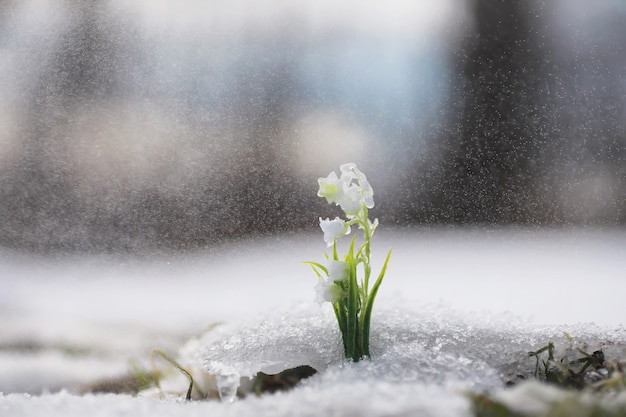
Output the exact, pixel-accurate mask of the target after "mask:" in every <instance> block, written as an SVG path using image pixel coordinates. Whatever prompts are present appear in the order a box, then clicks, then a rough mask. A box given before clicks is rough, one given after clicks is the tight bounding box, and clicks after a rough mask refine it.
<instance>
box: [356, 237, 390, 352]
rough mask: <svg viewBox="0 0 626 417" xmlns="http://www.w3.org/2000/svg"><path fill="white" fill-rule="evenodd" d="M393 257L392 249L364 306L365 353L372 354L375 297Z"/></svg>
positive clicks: (363, 334)
mask: <svg viewBox="0 0 626 417" xmlns="http://www.w3.org/2000/svg"><path fill="white" fill-rule="evenodd" d="M390 257H391V249H389V252H388V253H387V258H386V259H385V263H384V264H383V269H381V271H380V274H379V275H378V278H377V279H376V282H375V283H374V286H373V287H372V291H371V292H370V295H369V297H368V298H367V300H365V307H364V308H363V313H362V314H363V329H362V331H361V345H362V346H363V355H364V356H370V321H371V319H372V309H373V308H374V299H375V298H376V294H377V293H378V288H379V287H380V284H381V283H382V282H383V278H384V276H385V272H387V264H388V263H389V258H390Z"/></svg>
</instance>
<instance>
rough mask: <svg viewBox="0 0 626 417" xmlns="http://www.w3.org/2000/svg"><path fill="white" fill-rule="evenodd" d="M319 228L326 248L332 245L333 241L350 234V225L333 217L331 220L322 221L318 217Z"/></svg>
mask: <svg viewBox="0 0 626 417" xmlns="http://www.w3.org/2000/svg"><path fill="white" fill-rule="evenodd" d="M320 227H321V228H322V231H323V232H324V241H325V242H326V245H327V246H328V247H330V246H332V245H333V243H334V242H335V239H338V238H340V237H342V236H345V235H348V234H350V225H348V224H347V223H346V222H345V221H343V220H341V219H340V218H339V217H335V218H334V219H333V220H330V219H328V218H326V220H323V219H322V218H321V217H320Z"/></svg>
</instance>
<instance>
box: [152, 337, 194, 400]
mask: <svg viewBox="0 0 626 417" xmlns="http://www.w3.org/2000/svg"><path fill="white" fill-rule="evenodd" d="M155 355H159V356H161V357H162V358H163V359H165V360H166V361H168V362H169V363H170V364H171V365H172V366H173V367H174V368H176V369H178V370H179V371H180V372H181V373H182V374H183V375H185V376H186V377H187V379H188V380H189V388H188V389H187V395H185V399H186V400H187V401H190V400H191V391H192V390H193V377H192V376H191V374H190V373H189V372H188V371H187V370H186V369H185V368H183V367H182V366H181V365H180V364H179V363H178V362H176V361H175V360H174V359H173V358H172V357H171V356H170V355H168V354H167V353H165V352H163V351H162V350H161V349H152V351H151V352H150V362H151V363H152V372H153V375H154V382H155V384H156V386H157V388H158V389H159V391H162V390H161V385H160V384H159V379H158V377H157V375H156V366H155V365H154V356H155Z"/></svg>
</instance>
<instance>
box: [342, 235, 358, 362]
mask: <svg viewBox="0 0 626 417" xmlns="http://www.w3.org/2000/svg"><path fill="white" fill-rule="evenodd" d="M354 241H355V238H352V244H351V245H350V250H349V251H348V254H347V259H346V262H347V263H348V268H349V270H350V276H349V278H348V317H347V323H346V327H347V331H346V336H347V337H346V338H345V342H346V358H347V359H352V360H353V361H355V362H356V361H358V360H359V357H358V355H357V352H356V342H357V338H356V337H357V327H358V312H357V306H358V297H359V295H358V285H357V281H356V265H355V263H354Z"/></svg>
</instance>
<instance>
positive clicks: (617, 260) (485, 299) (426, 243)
mask: <svg viewBox="0 0 626 417" xmlns="http://www.w3.org/2000/svg"><path fill="white" fill-rule="evenodd" d="M377 237H380V239H378V240H377V241H376V246H375V248H374V250H375V251H378V252H380V253H381V254H383V255H384V252H385V251H386V249H388V248H389V247H393V249H394V253H393V258H392V261H391V263H390V268H389V271H388V274H387V277H386V281H385V283H384V284H383V286H382V287H381V293H380V294H379V298H378V299H377V300H376V305H375V307H374V315H373V319H372V343H371V344H372V356H373V357H372V359H371V360H369V361H362V362H359V363H346V362H345V361H344V360H343V355H342V349H341V339H340V334H339V331H338V330H337V328H336V323H335V321H334V317H333V314H332V311H331V310H330V309H329V308H328V307H329V306H324V307H322V308H320V307H319V306H318V305H317V304H316V303H315V302H314V301H313V298H314V291H313V286H314V284H315V277H314V276H313V274H312V273H311V272H310V271H309V270H308V269H307V268H306V266H304V265H302V264H300V261H301V260H303V259H313V258H314V257H315V256H316V254H319V253H320V251H321V250H323V246H324V245H323V242H322V241H321V239H320V237H319V236H318V235H315V236H313V237H311V236H294V237H285V236H282V237H269V238H264V239H258V240H255V241H246V242H240V243H238V244H233V245H231V247H228V248H218V249H216V250H212V251H210V252H206V253H198V254H194V255H193V256H185V257H179V258H176V257H172V258H162V259H156V260H155V259H148V260H141V261H132V262H131V261H128V260H116V259H110V258H107V259H95V258H82V259H68V258H64V259H43V258H36V257H27V256H23V257H22V258H20V257H15V256H13V255H11V254H8V253H6V252H5V253H0V263H1V264H2V268H1V269H0V285H2V290H3V291H2V292H0V328H1V329H2V332H0V369H1V370H2V371H1V372H0V392H4V394H1V395H0V415H2V416H4V415H6V416H35V417H37V416H55V415H59V416H61V415H63V416H69V417H74V416H83V415H90V416H98V415H106V416H111V415H133V416H139V417H141V416H144V415H145V416H148V415H149V416H162V415H163V416H165V415H185V416H195V415H203V416H205V415H211V414H217V415H224V416H241V415H260V416H263V415H268V416H269V415H272V416H280V415H290V416H291V415H295V416H308V415H316V416H318V415H360V416H365V417H373V416H382V415H424V416H468V415H471V413H470V403H469V401H468V400H467V398H466V397H465V395H464V392H466V391H467V390H473V391H482V390H489V391H490V392H496V393H499V392H504V393H506V394H504V395H505V397H504V398H506V395H509V396H511V395H513V396H514V398H517V399H518V400H519V401H518V402H520V403H522V404H523V403H524V400H523V399H520V398H523V395H526V394H523V392H522V393H520V394H519V396H518V394H512V393H511V392H510V391H503V387H504V386H505V383H506V381H508V380H512V379H515V378H517V377H518V375H529V374H531V373H532V372H533V370H534V360H533V359H532V358H528V356H527V352H528V351H531V350H536V349H538V348H540V347H542V346H544V345H545V344H546V343H547V342H548V341H553V342H555V343H556V345H557V349H560V348H563V347H564V346H565V345H566V344H567V343H568V341H567V340H566V339H565V337H564V336H563V332H567V333H568V334H570V335H571V336H572V337H573V338H574V340H575V341H577V342H578V341H579V342H580V343H583V342H584V343H585V345H583V346H581V347H583V348H584V349H586V350H587V351H593V350H596V349H600V348H601V349H603V350H604V352H605V354H606V355H607V356H611V355H613V356H620V357H624V356H626V355H625V352H624V345H625V344H626V334H625V330H624V327H623V326H622V325H621V323H622V320H623V319H622V318H621V317H623V314H622V308H621V306H622V305H623V294H624V285H625V282H624V281H623V277H624V275H623V271H624V270H626V233H624V232H594V233H582V232H568V231H560V232H549V231H548V232H546V231H542V232H528V231H522V232H520V233H512V232H510V231H507V232H493V233H483V232H481V233H477V232H463V233H456V232H455V233H452V232H436V233H435V232H423V231H420V233H416V232H415V231H401V232H393V233H388V234H385V233H380V235H379V236H377ZM378 252H375V255H376V254H377V253H378ZM381 256H382V255H381ZM242 259H243V260H245V262H244V261H242ZM375 262H376V259H375ZM374 268H376V265H374ZM220 322H221V324H220V325H217V326H214V327H212V328H211V330H208V331H205V330H204V329H206V327H207V326H209V325H214V324H216V323H220ZM586 322H587V323H586ZM589 322H595V323H596V324H589ZM20 346H22V347H24V349H19V347H20ZM153 347H159V348H163V349H165V350H167V351H168V352H169V353H171V354H173V356H176V357H177V359H178V360H179V361H180V362H181V363H183V364H185V365H188V366H191V367H195V368H196V369H198V370H204V371H211V372H215V373H218V374H221V375H222V376H224V377H230V379H231V380H234V381H236V380H237V379H238V378H237V377H241V376H252V375H254V374H256V373H257V372H260V371H262V372H265V373H275V372H279V371H280V370H282V369H287V368H290V367H295V366H299V365H305V364H306V365H310V366H312V367H313V368H315V369H316V370H317V371H318V373H317V374H315V375H313V376H312V377H310V378H308V379H306V380H304V381H302V383H301V384H300V385H299V386H298V387H296V388H295V389H293V390H291V391H289V392H284V393H277V394H271V395H270V394H265V395H264V396H262V397H259V398H257V397H255V396H249V397H248V398H246V399H244V400H238V401H235V402H234V403H233V404H224V403H219V402H217V401H213V402H192V403H187V402H182V401H181V400H180V399H177V398H176V397H168V398H166V399H159V398H154V397H149V396H144V397H137V398H135V397H131V396H127V395H90V394H89V395H79V392H80V387H81V386H82V385H83V384H86V383H89V382H93V381H94V379H98V378H102V377H107V376H115V375H119V373H120V372H123V371H124V370H126V369H128V359H131V358H132V359H141V358H143V359H144V360H145V359H147V356H148V352H149V350H150V349H151V348H153ZM179 349H180V350H179ZM177 351H178V354H176V352H177ZM281 368H282V369H281ZM227 379H228V378H227ZM183 384H184V381H183ZM185 389H186V387H185V386H184V385H181V387H180V390H179V392H181V393H183V392H184V390H185ZM24 392H27V393H29V394H24ZM527 392H528V390H527ZM33 394H36V395H33ZM511 401H513V400H511Z"/></svg>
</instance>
